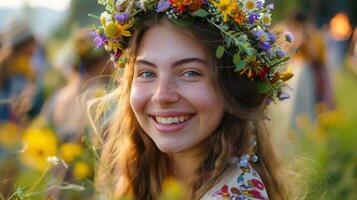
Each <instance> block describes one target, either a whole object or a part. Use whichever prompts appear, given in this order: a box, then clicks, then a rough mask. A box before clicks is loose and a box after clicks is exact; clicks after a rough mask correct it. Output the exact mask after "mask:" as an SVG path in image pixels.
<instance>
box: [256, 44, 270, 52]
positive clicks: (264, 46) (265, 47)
mask: <svg viewBox="0 0 357 200" xmlns="http://www.w3.org/2000/svg"><path fill="white" fill-rule="evenodd" d="M258 46H259V48H260V49H261V50H263V51H269V49H271V48H272V46H271V44H269V43H263V42H259V45H258Z"/></svg>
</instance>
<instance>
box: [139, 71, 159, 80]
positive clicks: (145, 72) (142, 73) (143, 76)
mask: <svg viewBox="0 0 357 200" xmlns="http://www.w3.org/2000/svg"><path fill="white" fill-rule="evenodd" d="M145 74H150V75H152V76H151V77H146V76H145ZM139 77H142V78H145V79H149V78H153V77H155V73H153V72H150V71H143V72H141V73H140V74H139Z"/></svg>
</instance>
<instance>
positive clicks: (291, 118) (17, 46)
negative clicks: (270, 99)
mask: <svg viewBox="0 0 357 200" xmlns="http://www.w3.org/2000/svg"><path fill="white" fill-rule="evenodd" d="M266 3H267V4H268V3H274V4H275V11H274V12H273V26H276V27H278V26H280V27H283V28H285V29H288V30H290V31H291V32H292V33H293V34H294V43H293V46H292V47H289V49H288V50H289V51H290V52H291V53H292V57H291V60H290V63H289V66H291V69H292V71H293V72H294V74H295V76H294V78H293V79H292V81H291V82H290V84H289V88H287V93H289V94H290V99H289V100H287V101H283V102H280V103H278V104H272V105H271V106H270V107H269V112H268V116H269V118H270V121H269V123H268V125H269V128H270V129H271V132H272V133H273V135H274V136H275V138H277V139H276V145H277V146H279V147H280V148H282V149H283V151H284V152H285V153H284V155H283V157H284V160H285V161H286V162H287V163H290V164H291V163H293V164H296V166H303V167H302V168H300V169H301V171H299V170H298V171H297V173H298V174H300V177H301V180H303V181H302V182H304V185H305V186H304V194H305V195H304V199H338V200H339V199H341V200H345V199H346V200H349V199H351V200H352V199H357V190H356V188H357V151H356V150H357V149H356V146H357V134H356V129H357V106H356V105H355V103H356V101H357V100H356V99H357V93H356V92H355V89H356V88H357V27H356V25H357V1H355V0H267V1H266ZM103 10H104V8H103V7H101V6H99V5H97V0H0V19H1V20H0V38H1V40H0V67H1V68H0V199H44V198H46V199H47V198H48V199H90V198H92V197H93V194H94V190H93V188H94V185H93V174H94V171H95V163H96V162H95V161H96V159H97V156H98V155H97V153H96V149H95V147H94V146H93V141H95V138H94V137H93V134H91V133H92V131H91V130H90V128H89V126H88V124H87V122H86V117H85V115H86V110H85V108H84V107H83V105H84V104H85V103H83V99H89V98H91V97H99V96H102V95H105V93H106V91H107V89H108V88H107V85H108V83H109V82H110V78H111V72H112V70H113V66H112V64H111V63H110V61H109V58H108V57H107V56H106V55H105V53H104V52H103V50H100V49H96V48H95V47H94V45H93V43H92V38H91V36H90V35H89V34H88V32H89V31H90V30H91V28H92V27H93V24H95V23H97V20H96V19H95V18H93V17H90V16H88V14H93V15H97V16H99V15H100V13H101V12H102V11H103ZM109 85H110V84H109ZM51 156H55V157H51ZM49 157H50V159H49V160H48V158H49ZM295 160H297V161H295ZM290 161H294V162H290ZM297 163H298V164H297ZM296 166H295V167H296ZM171 186H172V184H171ZM171 186H170V188H175V187H171ZM177 191H178V189H173V191H171V192H172V195H173V196H171V197H169V198H168V199H175V197H174V196H175V195H176V193H177ZM169 196H170V195H169ZM176 198H177V197H176Z"/></svg>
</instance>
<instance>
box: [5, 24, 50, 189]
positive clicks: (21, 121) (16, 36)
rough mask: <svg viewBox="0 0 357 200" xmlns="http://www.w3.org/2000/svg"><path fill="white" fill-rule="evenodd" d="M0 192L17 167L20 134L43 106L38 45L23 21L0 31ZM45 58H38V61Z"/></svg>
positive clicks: (16, 170)
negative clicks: (37, 52) (0, 183)
mask: <svg viewBox="0 0 357 200" xmlns="http://www.w3.org/2000/svg"><path fill="white" fill-rule="evenodd" d="M0 41H1V48H0V171H1V172H2V173H0V174H1V175H0V180H3V181H4V183H5V184H2V185H0V192H1V193H2V194H7V192H8V191H10V187H11V185H12V184H11V183H9V182H7V181H11V180H12V178H13V177H15V176H16V174H17V172H18V170H19V166H18V163H17V162H16V159H15V156H14V154H8V153H7V152H15V151H17V150H19V149H20V148H21V147H20V146H21V145H22V144H21V139H20V138H21V134H22V131H23V129H24V128H26V127H27V126H28V125H29V123H30V122H31V121H32V119H33V118H35V117H36V116H37V114H38V113H39V112H40V110H41V107H42V105H43V103H44V98H43V96H42V89H41V88H42V86H41V84H40V82H41V81H40V79H39V77H38V68H37V66H35V64H36V62H33V61H34V57H35V56H34V55H35V52H36V51H37V49H38V48H39V42H38V41H37V40H36V38H35V35H34V34H33V33H32V31H31V30H30V28H29V27H28V25H27V23H26V22H25V21H21V20H12V21H9V22H8V24H7V26H5V28H4V29H2V30H1V32H0ZM41 59H45V58H44V57H42V56H37V60H38V61H40V60H41Z"/></svg>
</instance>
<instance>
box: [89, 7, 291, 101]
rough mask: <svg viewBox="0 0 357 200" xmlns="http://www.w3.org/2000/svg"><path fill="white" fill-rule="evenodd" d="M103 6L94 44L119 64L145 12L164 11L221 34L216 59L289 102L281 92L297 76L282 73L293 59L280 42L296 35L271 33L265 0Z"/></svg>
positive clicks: (261, 89) (183, 23) (176, 19)
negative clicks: (228, 59)
mask: <svg viewBox="0 0 357 200" xmlns="http://www.w3.org/2000/svg"><path fill="white" fill-rule="evenodd" d="M98 4H100V5H104V6H106V11H104V12H103V13H102V14H101V16H100V17H97V18H98V19H99V20H100V25H99V26H95V27H94V29H95V31H94V32H93V33H92V34H93V36H94V42H95V45H96V47H97V48H99V47H101V46H104V47H105V49H106V50H107V51H108V52H109V53H110V55H111V59H112V60H113V61H114V63H115V64H116V65H117V66H120V67H124V66H125V64H126V62H127V56H126V51H125V50H126V48H127V46H128V43H129V40H130V38H131V36H132V34H133V32H134V31H135V28H136V27H137V26H138V22H139V21H140V20H142V19H143V18H144V17H145V15H146V14H148V13H164V14H166V15H167V17H168V18H169V20H170V21H172V22H173V23H174V24H176V25H178V26H180V27H187V26H190V25H191V24H192V23H193V21H194V20H195V19H198V18H199V19H201V20H204V21H206V22H207V23H209V24H210V25H211V26H212V27H214V28H216V29H218V30H219V31H220V32H221V33H222V37H223V38H224V41H222V43H221V44H220V45H219V46H218V47H217V49H216V58H217V59H220V58H222V57H223V55H224V54H228V55H230V56H231V57H232V64H233V65H232V66H234V71H235V72H236V73H237V74H239V75H242V76H246V77H247V78H249V79H251V80H252V81H256V83H257V86H258V91H259V92H260V93H263V94H268V95H269V97H271V98H270V99H272V100H275V99H276V98H278V99H279V100H284V99H286V98H288V95H287V94H286V93H284V92H282V88H283V87H284V86H286V81H287V80H289V79H290V78H291V77H292V76H293V73H292V72H291V70H290V67H288V69H286V70H281V68H282V67H283V66H285V65H286V63H287V61H288V60H289V57H288V56H287V54H286V52H285V51H284V50H283V49H282V46H281V45H280V46H279V44H281V43H282V41H281V40H278V38H285V40H286V41H287V42H292V41H293V36H292V34H291V33H290V32H282V31H270V30H269V29H268V27H269V26H270V25H271V21H272V20H271V14H270V12H271V11H272V10H273V9H274V4H269V5H267V6H265V5H264V4H265V0H98ZM282 34H284V35H283V36H282Z"/></svg>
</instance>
